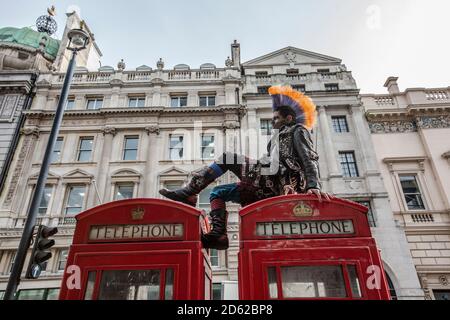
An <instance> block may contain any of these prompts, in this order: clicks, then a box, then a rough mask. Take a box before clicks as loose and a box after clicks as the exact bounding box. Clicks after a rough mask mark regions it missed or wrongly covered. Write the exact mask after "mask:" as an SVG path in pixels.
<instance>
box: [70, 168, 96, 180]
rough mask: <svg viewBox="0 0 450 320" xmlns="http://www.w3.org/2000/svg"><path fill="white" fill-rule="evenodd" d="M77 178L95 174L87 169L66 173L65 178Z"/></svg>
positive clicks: (90, 176)
mask: <svg viewBox="0 0 450 320" xmlns="http://www.w3.org/2000/svg"><path fill="white" fill-rule="evenodd" d="M77 178H89V179H91V178H93V176H92V175H91V174H89V173H87V172H86V171H83V170H80V169H76V170H73V171H71V172H69V173H67V174H65V175H64V179H77Z"/></svg>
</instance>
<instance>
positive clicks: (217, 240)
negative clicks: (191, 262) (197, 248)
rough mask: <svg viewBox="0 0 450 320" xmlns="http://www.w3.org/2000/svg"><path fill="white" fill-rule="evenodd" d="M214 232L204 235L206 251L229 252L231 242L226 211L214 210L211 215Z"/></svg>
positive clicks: (203, 240) (203, 241)
mask: <svg viewBox="0 0 450 320" xmlns="http://www.w3.org/2000/svg"><path fill="white" fill-rule="evenodd" d="M210 216H211V225H212V230H211V231H210V232H209V233H207V234H202V243H203V247H204V248H205V249H217V250H227V249H228V248H229V241H228V235H227V222H228V212H227V211H226V210H225V209H217V210H213V211H211V213H210Z"/></svg>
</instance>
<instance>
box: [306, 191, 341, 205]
mask: <svg viewBox="0 0 450 320" xmlns="http://www.w3.org/2000/svg"><path fill="white" fill-rule="evenodd" d="M306 194H309V195H311V194H314V195H316V196H317V197H318V198H319V202H322V197H323V198H324V199H325V201H328V202H330V201H331V199H333V198H334V196H332V195H331V194H328V193H325V192H322V191H321V190H319V189H309V190H308V192H306Z"/></svg>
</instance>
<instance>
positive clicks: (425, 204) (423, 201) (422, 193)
mask: <svg viewBox="0 0 450 320" xmlns="http://www.w3.org/2000/svg"><path fill="white" fill-rule="evenodd" d="M401 177H414V180H415V182H416V185H417V189H418V191H419V193H418V194H419V196H420V200H421V202H422V204H423V208H420V209H410V208H409V206H408V202H407V201H406V196H407V194H405V191H404V189H403V185H402V180H401ZM397 179H398V180H397V181H398V185H399V188H400V192H401V194H402V201H403V205H404V208H405V209H406V211H409V212H423V211H427V210H428V206H427V201H426V197H425V193H424V192H423V190H424V188H423V187H422V185H421V182H420V178H419V175H418V174H417V173H406V172H401V173H397ZM415 195H417V194H415Z"/></svg>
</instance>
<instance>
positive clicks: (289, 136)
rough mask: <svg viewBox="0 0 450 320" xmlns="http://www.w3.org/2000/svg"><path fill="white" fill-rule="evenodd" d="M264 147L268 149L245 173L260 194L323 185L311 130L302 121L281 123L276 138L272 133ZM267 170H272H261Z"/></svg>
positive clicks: (294, 191) (278, 193)
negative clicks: (300, 122) (282, 124)
mask: <svg viewBox="0 0 450 320" xmlns="http://www.w3.org/2000/svg"><path fill="white" fill-rule="evenodd" d="M277 141H278V143H277ZM267 150H268V152H269V153H268V154H267V155H266V156H264V157H263V158H262V159H260V160H259V161H258V162H257V164H256V165H255V166H254V167H253V168H252V169H251V170H250V171H249V173H248V175H247V177H248V178H250V179H252V180H253V186H255V187H259V188H260V190H259V191H258V192H259V193H260V194H261V195H260V196H261V198H263V197H267V196H277V195H284V194H288V193H306V192H307V191H308V190H310V189H319V190H320V189H321V188H322V186H321V184H320V179H319V164H318V160H319V156H318V154H317V152H316V151H315V150H314V144H313V141H312V138H311V134H310V132H309V131H308V129H306V128H305V127H304V126H303V125H298V124H297V125H287V126H284V127H282V128H281V129H280V130H279V133H278V139H277V136H274V137H272V140H271V142H270V143H269V144H268V146H267ZM276 154H279V157H278V161H274V156H275V155H276ZM269 168H271V169H270V170H269ZM274 169H275V170H274ZM268 171H271V172H272V174H265V173H264V172H268ZM274 172H275V174H273V173H274Z"/></svg>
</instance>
